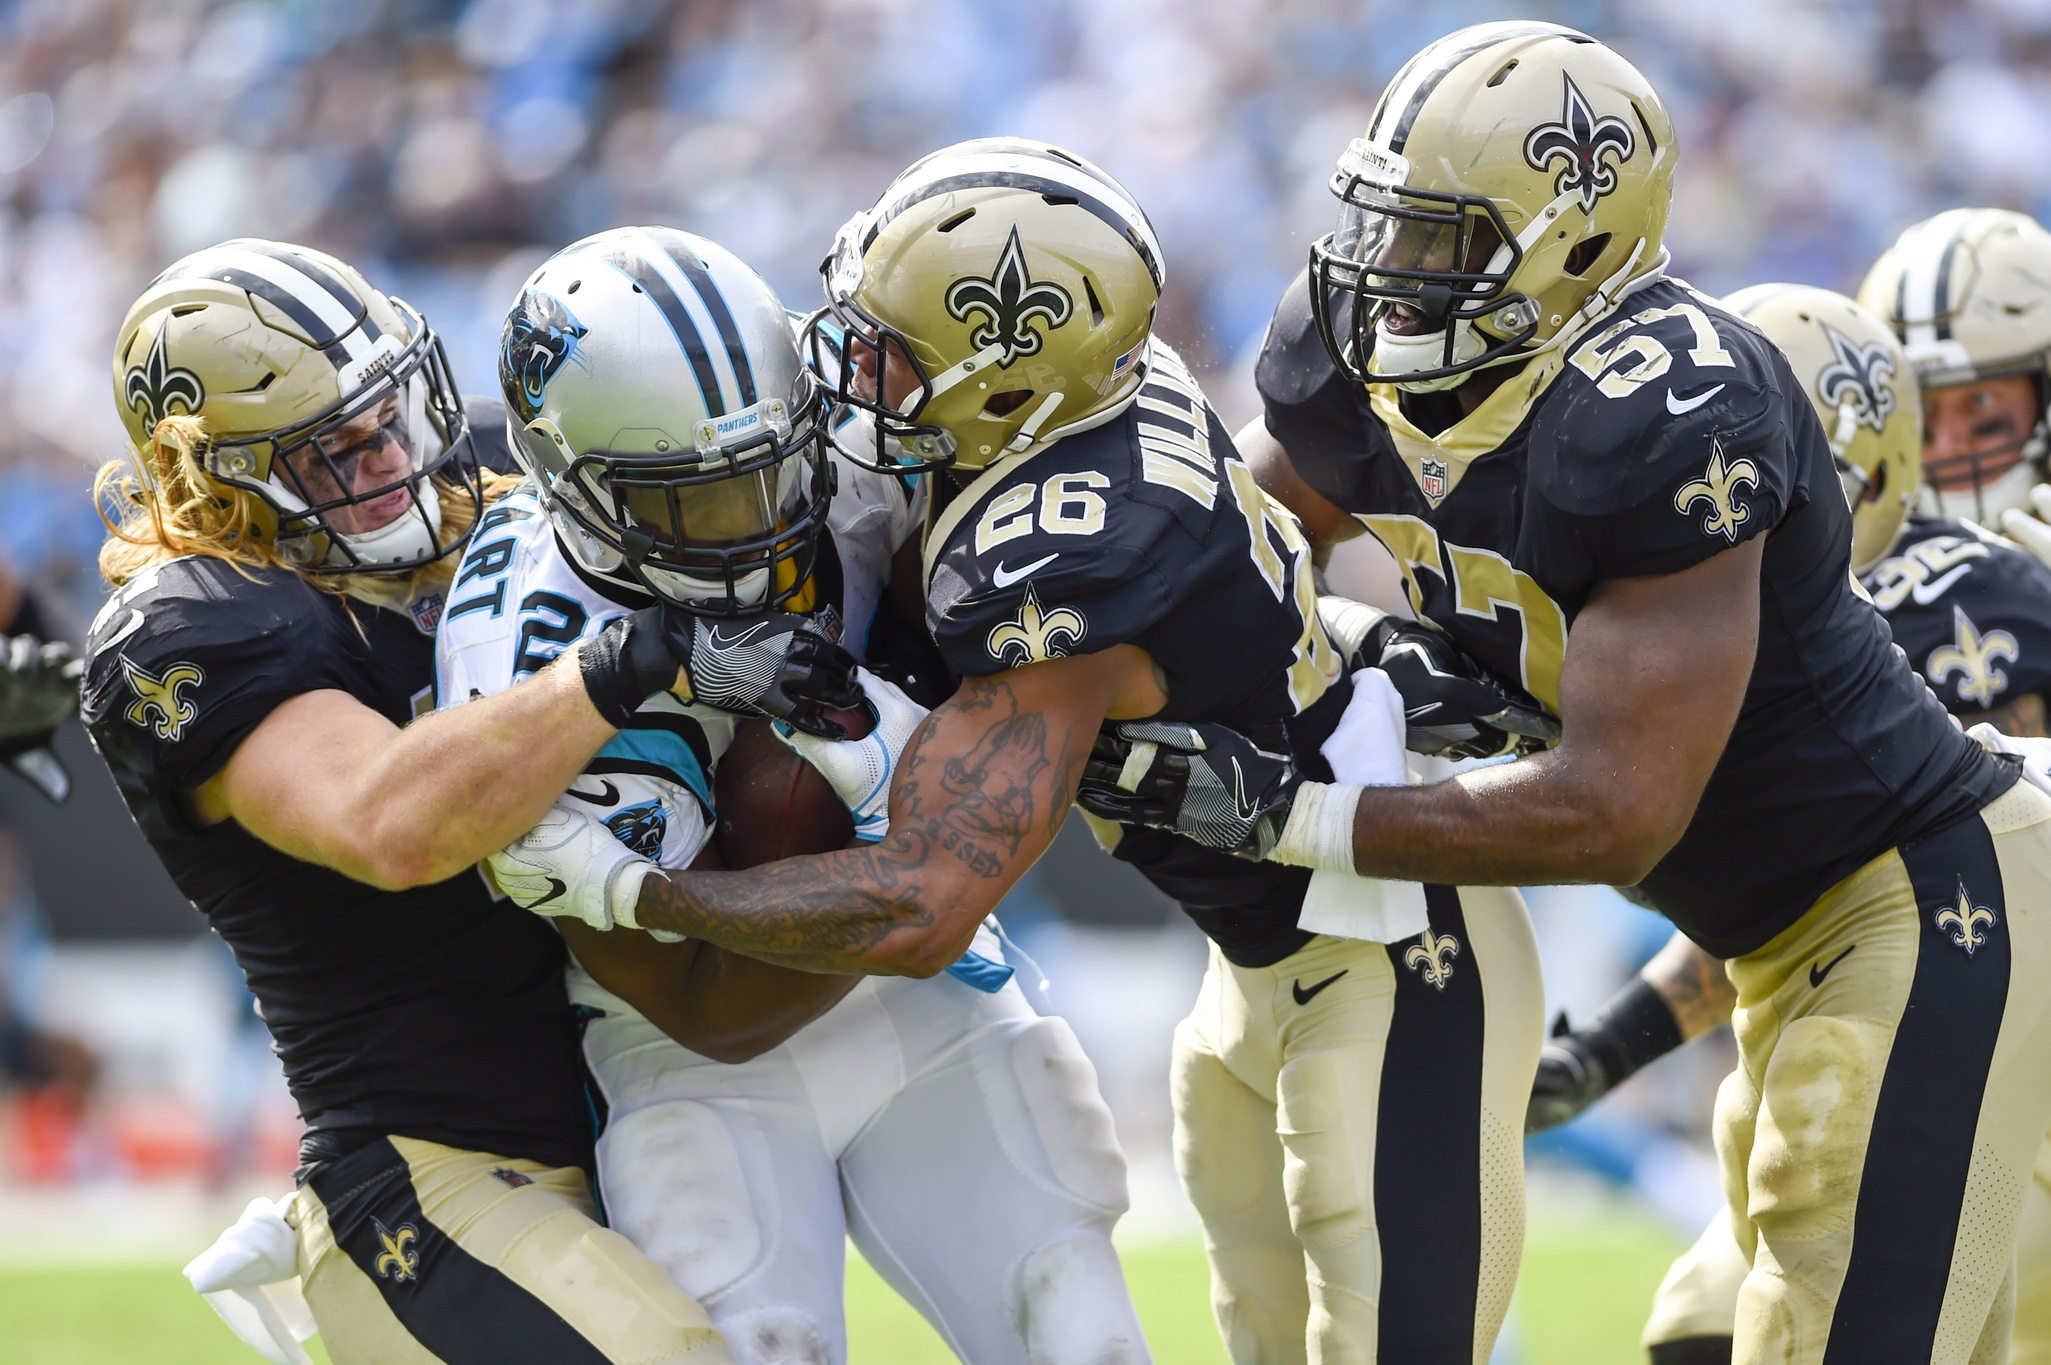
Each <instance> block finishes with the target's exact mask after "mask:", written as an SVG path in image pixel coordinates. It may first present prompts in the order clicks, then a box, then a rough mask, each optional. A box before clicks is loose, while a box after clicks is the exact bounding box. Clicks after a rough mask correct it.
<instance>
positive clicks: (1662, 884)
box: [1157, 23, 2051, 1361]
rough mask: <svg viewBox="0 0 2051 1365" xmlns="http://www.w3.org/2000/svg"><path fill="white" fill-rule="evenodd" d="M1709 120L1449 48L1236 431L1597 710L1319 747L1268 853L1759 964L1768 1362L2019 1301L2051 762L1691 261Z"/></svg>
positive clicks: (1467, 623) (1733, 1102)
mask: <svg viewBox="0 0 2051 1365" xmlns="http://www.w3.org/2000/svg"><path fill="white" fill-rule="evenodd" d="M1675 156H1676V149H1675V137H1674V132H1673V128H1672V124H1671V122H1670V120H1669V119H1668V118H1667V115H1666V112H1665V110H1664V108H1663V106H1662V105H1661V103H1660V101H1659V98H1658V96H1657V94H1656V93H1655V92H1654V91H1653V90H1652V88H1651V87H1650V85H1649V84H1648V83H1647V82H1646V81H1645V80H1644V78H1643V77H1642V76H1641V75H1640V74H1639V73H1638V72H1637V71H1636V70H1634V69H1633V68H1631V67H1630V66H1629V65H1628V64H1627V63H1626V62H1624V61H1623V60H1622V59H1621V58H1620V57H1618V56H1617V55H1616V54H1615V53H1613V52H1611V51H1609V50H1608V49H1606V48H1605V47H1603V46H1602V45H1601V44H1599V43H1596V42H1594V41H1593V40H1591V39H1589V38H1587V37H1586V36H1585V35H1582V34H1579V33H1575V32H1572V31H1571V30H1565V29H1561V28H1557V27H1554V26H1551V25H1545V24H1530V23H1509V24H1498V25H1484V26H1481V27H1478V28H1473V29H1468V30H1463V31H1461V32H1458V33H1455V34H1453V35H1451V36H1449V37H1447V38H1445V39H1442V40H1440V41H1439V42H1437V43H1435V44H1433V45H1432V46H1431V47H1429V48H1427V49H1425V51H1424V52H1422V53H1420V54H1419V55H1418V56H1417V57H1416V58H1414V59H1413V60H1412V61H1411V63H1410V64H1409V65H1408V66H1406V67H1405V68H1404V69H1403V71H1402V72H1401V73H1400V74H1399V75H1398V77H1397V78H1396V80H1395V81H1394V82H1393V83H1392V84H1391V86H1390V87H1389V89H1388V91H1387V92H1386V93H1385V94H1384V96H1383V98H1382V100H1381V103H1380V104H1379V105H1378V106H1377V108H1376V111H1375V114H1374V116H1373V119H1372V121H1371V122H1370V125H1369V128H1368V131H1367V135H1366V136H1365V137H1364V138H1361V139H1358V140H1356V141H1355V142H1354V143H1353V144H1352V146H1351V147H1350V148H1349V149H1348V150H1347V152H1346V154H1345V156H1344V157H1343V158H1342V159H1341V161H1340V166H1339V170H1338V173H1337V174H1336V175H1335V177H1334V180H1333V188H1334V191H1335V192H1336V193H1337V194H1338V196H1339V198H1340V199H1341V202H1342V209H1341V216H1340V226H1339V229H1338V231H1337V232H1335V233H1334V234H1332V235H1331V236H1330V237H1327V238H1326V239H1324V240H1322V241H1321V242H1320V243H1319V244H1318V245H1317V247H1316V248H1314V250H1313V255H1312V265H1311V270H1310V272H1309V274H1308V276H1307V277H1306V278H1304V279H1300V280H1299V281H1298V282H1297V283H1296V284H1295V285H1294V286H1292V287H1291V289H1290V290H1289V291H1288V293H1287V294H1286V295H1285V297H1284V298H1283V300H1282V303H1281V306H1280V308H1279V310H1278V312H1277V314H1276V317H1275V319H1274V322H1273V324H1272V326H1271V329H1270V331H1269V335H1268V339H1267V343H1266V345H1265V347H1264V350H1263V354H1262V356H1261V360H1260V363H1259V366H1258V372H1257V378H1258V382H1259V386H1260V390H1261V393H1262V397H1263V400H1264V404H1265V415H1264V418H1263V420H1262V421H1261V422H1260V423H1258V424H1257V425H1256V426H1255V428H1254V429H1253V431H1252V432H1251V433H1249V434H1248V435H1246V436H1244V437H1242V439H1241V442H1240V446H1241V449H1242V450H1243V451H1245V452H1246V454H1247V456H1248V459H1249V462H1250V463H1252V464H1253V465H1254V467H1255V469H1256V471H1257V472H1258V473H1259V474H1261V475H1262V477H1263V480H1264V482H1265V484H1266V486H1267V487H1269V489H1270V490H1271V491H1274V492H1276V493H1277V494H1278V495H1279V496H1281V497H1282V499H1283V500H1284V501H1285V502H1288V503H1290V504H1291V505H1292V506H1294V507H1296V508H1297V509H1298V510H1299V511H1300V512H1301V513H1302V514H1303V515H1304V517H1305V521H1306V524H1307V525H1308V526H1310V528H1311V529H1312V530H1313V532H1314V533H1316V534H1318V535H1320V536H1323V537H1327V538H1329V537H1334V536H1337V535H1341V534H1345V533H1347V532H1349V531H1355V530H1365V531H1366V532H1367V533H1369V534H1371V535H1373V536H1375V537H1376V539H1378V540H1379V541H1380V542H1381V543H1382V544H1383V545H1384V546H1386V547H1387V548H1388V549H1389V551H1390V552H1391V553H1392V554H1393V555H1394V557H1395V559H1396V561H1397V563H1398V565H1399V566H1400V567H1401V568H1402V569H1403V572H1404V575H1405V578H1406V585H1407V588H1408V590H1409V594H1410V597H1411V601H1412V604H1413V605H1414V606H1415V607H1416V609H1417V612H1418V614H1419V615H1420V616H1421V617H1423V618H1425V619H1426V620H1427V621H1429V622H1431V623H1432V624H1434V625H1436V626H1438V627H1439V628H1441V629H1443V630H1444V631H1445V632H1446V633H1447V634H1448V635H1449V636H1450V637H1451V638H1452V640H1453V641H1454V642H1456V643H1457V644H1458V645H1459V646H1460V647H1461V648H1462V649H1464V651H1465V652H1466V653H1467V654H1468V655H1470V656H1472V658H1473V659H1475V660H1477V661H1479V664H1480V665H1481V666H1482V667H1483V668H1484V669H1485V670H1486V671H1487V673H1488V674H1489V675H1490V676H1492V677H1493V678H1494V679H1496V680H1497V681H1498V682H1499V683H1501V684H1502V685H1504V686H1506V687H1509V688H1513V689H1515V690H1516V691H1518V692H1521V693H1522V694H1523V696H1524V697H1525V698H1526V699H1528V700H1530V701H1534V702H1536V703H1538V704H1540V705H1542V706H1543V707H1544V708H1545V709H1546V710H1547V711H1549V712H1551V713H1553V714H1555V715H1557V716H1558V717H1559V719H1560V721H1561V724H1562V727H1563V733H1562V736H1561V739H1560V741H1559V743H1558V745H1557V747H1555V748H1553V749H1552V750H1550V751H1549V752H1547V753H1543V754H1539V755H1536V756H1534V757H1531V758H1528V759H1524V760H1520V761H1518V762H1514V763H1509V764H1504V765H1501V766H1497V767H1491V768H1485V769H1480V770H1477V771H1474V772H1471V773H1465V774H1462V775H1460V776H1458V777H1456V778H1455V779H1453V780H1451V781H1448V782H1443V783H1438V784H1433V785H1427V786H1423V787H1416V788H1408V789H1401V790H1382V789H1361V788H1358V787H1351V786H1332V785H1324V784H1317V783H1305V784H1304V785H1303V786H1302V787H1301V788H1300V789H1299V790H1298V791H1297V792H1296V793H1295V794H1294V796H1293V798H1292V803H1291V806H1290V812H1289V820H1288V824H1287V826H1286V828H1285V830H1284V833H1283V836H1282V838H1281V841H1280V843H1279V844H1278V845H1277V847H1276V849H1275V855H1276V856H1278V857H1280V858H1282V859H1284V860H1285V861H1290V862H1295V863H1308V864H1310V865H1314V866H1326V867H1343V868H1349V869H1355V870H1359V871H1361V872H1365V873H1372V874H1377V875H1386V876H1419V877H1440V878H1445V879H1450V880H1456V881H1462V882H1465V881H1476V882H1489V881H1503V882H1514V883H1545V882H1573V881H1593V882H1608V883H1611V884H1615V885H1625V886H1635V887H1636V888H1637V891H1638V893H1639V894H1640V895H1642V897H1643V898H1644V899H1645V900H1646V901H1647V902H1648V903H1650V904H1652V905H1654V906H1656V907H1657V908H1658V909H1660V910H1662V911H1664V912H1665V913H1666V914H1667V915H1668V916H1669V917H1671V918H1672V919H1673V920H1674V921H1675V923H1676V925H1677V926H1678V927H1679V928H1681V929H1682V930H1684V931H1685V932H1686V933H1687V934H1688V936H1689V937H1690V938H1691V939H1693V940H1694V941H1695V942H1696V943H1697V944H1699V945H1701V946H1702V947H1703V948H1705V949H1707V950H1708V951H1710V952H1711V953H1713V954H1715V955H1717V956H1720V957H1727V958H1729V959H1731V961H1730V965H1729V970H1730V975H1731V979H1732V981H1733V982H1734V984H1735V986H1736V988H1737V992H1738V1001H1739V1014H1738V1023H1739V1028H1738V1040H1739V1045H1740V1050H1741V1054H1742V1062H1741V1065H1740V1068H1739V1070H1738V1071H1737V1072H1736V1073H1735V1076H1734V1078H1733V1080H1732V1081H1731V1082H1730V1083H1728V1084H1727V1085H1726V1087H1725V1089H1724V1091H1723V1093H1722V1096H1721V1099H1720V1103H1719V1108H1718V1149H1719V1154H1720V1156H1721V1157H1722V1159H1723V1161H1724V1164H1725V1171H1726V1188H1727V1189H1728V1190H1729V1191H1730V1193H1731V1195H1732V1201H1733V1203H1732V1216H1733V1220H1734V1226H1735V1229H1736V1231H1737V1235H1738V1239H1739V1242H1740V1244H1741V1245H1742V1246H1743V1247H1744V1249H1745V1251H1746V1253H1747V1255H1748V1257H1749V1260H1750V1267H1751V1269H1750V1272H1749V1274H1748V1276H1747V1278H1746V1280H1745V1283H1744V1288H1743V1292H1742V1294H1741V1296H1740V1301H1739V1302H1740V1307H1739V1317H1738V1323H1737V1338H1736V1358H1737V1359H1740V1360H1745V1361H1752V1360H1763V1359H1769V1358H1770V1359H1775V1360H1779V1359H1795V1360H1809V1361H1813V1360H1819V1359H1825V1360H1831V1361H1839V1360H1843V1361H1850V1360H1859V1361H1875V1360H1903V1361H1906V1360H1928V1359H1946V1360H1949V1359H1960V1360H1963V1359H1965V1358H1966V1357H1967V1355H1968V1354H1970V1353H1972V1352H1973V1351H1974V1350H1975V1343H1980V1346H1981V1349H1985V1348H1986V1347H1987V1346H1988V1344H1989V1343H1994V1344H1996V1345H1997V1347H1998V1343H1999V1342H2001V1341H2005V1339H2006V1336H2007V1332H2008V1313H2009V1302H2008V1299H2007V1297H2006V1291H2007V1288H2008V1286H2007V1275H2008V1266H2009V1256H2008V1248H2009V1247H2010V1246H2011V1245H2012V1242H2013V1238H2014V1236H2015V1229H2016V1221H2017V1215H2018V1211H2019V1209H2020V1205H2021V1198H2022V1192H2023V1185H2024V1182H2025V1180H2026V1178H2027V1172H2028V1170H2029V1166H2030V1162H2031V1160H2032V1158H2033V1156H2034V1154H2035V1150H2036V1146H2037V1143H2038V1140H2039V1139H2040V1138H2041V1136H2042V1134H2043V1130H2044V1127H2045V1122H2046V1120H2047V1118H2051V1075H2046V1074H2045V1073H2044V1072H2043V1070H2042V1068H2041V1067H2038V1066H2035V1065H2034V1064H2032V1063H2028V1062H2026V1060H2025V1059H2026V1058H2028V1057H2030V1056H2031V1055H2033V1054H2035V1053H2037V1052H2038V1051H2039V1050H2040V1049H2041V1048H2042V1047H2043V1046H2044V1045H2045V1043H2046V1042H2047V1041H2051V1038H2047V1035H2051V1014H2047V1013H2046V1011H2045V1009H2044V1006H2043V1004H2042V1000H2041V993H2033V992H2030V991H2028V990H2022V989H2018V990H2013V991H2011V989H2010V982H2011V981H2015V982H2017V983H2020V982H2023V981H2027V980H2029V979H2031V977H2032V976H2033V975H2034V974H2035V973H2037V972H2041V971H2042V970H2044V969H2045V967H2046V966H2047V965H2051V962H2047V957H2051V920H2046V919H2045V918H2044V916H2045V913H2046V912H2045V895H2046V893H2047V891H2051V798H2047V797H2046V796H2045V795H2044V793H2042V792H2040V791H2038V790H2037V789H2036V788H2035V787H2033V786H2030V785H2027V784H2019V783H2018V782H2017V775H2016V768H2015V767H2014V766H2013V765H2012V764H2010V763H2007V762H2002V761H1999V760H1997V759H1995V758H1994V757H1992V756H1991V755H1990V754H1988V753H1987V752H1986V751H1985V750H1984V749H1982V748H1981V747H1980V746H1979V745H1978V744H1976V743H1974V742H1972V741H1971V740H1969V739H1967V738H1966V737H1965V736H1964V735H1963V734H1962V733H1960V732H1959V730H1958V729H1957V728H1956V727H1955V726H1954V725H1952V724H1951V721H1950V718H1949V717H1948V716H1947V715H1946V714H1945V713H1944V710H1943V707H1942V706H1941V705H1940V704H1939V703H1938V702H1937V700H1936V699H1935V697H1934V696H1932V694H1931V693H1930V691H1929V689H1928V688H1927V687H1925V686H1924V685H1923V682H1922V680H1921V678H1920V677H1918V676H1917V674H1916V673H1915V672H1914V671H1913V670H1912V669H1911V668H1910V666H1909V664H1908V661H1907V659H1906V658H1905V657H1904V656H1903V655H1902V654H1901V653H1900V652H1899V651H1898V650H1896V649H1895V648H1894V647H1893V644H1892V642H1891V640H1890V638H1889V633H1888V630H1887V627H1886V624H1885V622H1884V621H1883V620H1882V619H1881V617H1880V616H1879V614H1878V613H1877V612H1875V611H1874V610H1873V609H1872V607H1871V605H1870V604H1869V603H1867V602H1866V601H1865V600H1864V599H1863V597H1862V596H1861V595H1859V594H1858V593H1856V592H1855V591H1854V590H1853V587H1852V583H1851V577H1850V573H1849V567H1850V566H1849V547H1850V544H1851V525H1850V512H1849V509H1848V507H1847V506H1846V503H1845V500H1844V498H1843V496H1842V493H1841V492H1840V482H1839V478H1838V473H1837V470H1836V468H1835V466H1834V462H1833V459H1832V456H1831V451H1830V447H1829V441H1828V438H1827V434H1826V433H1825V431H1824V430H1823V428H1822V425H1821V424H1820V423H1819V422H1818V421H1817V419H1816V416H1815V413H1814V412H1813V411H1812V410H1811V408H1810V407H1809V405H1808V404H1807V403H1806V402H1804V401H1803V400H1802V399H1801V397H1800V389H1801V387H1802V385H1801V381H1800V380H1799V379H1798V378H1797V377H1796V376H1795V375H1794V374H1793V373H1792V372H1791V370H1790V369H1789V367H1788V363H1787V361H1786V360H1785V359H1784V358H1783V357H1782V356H1781V355H1780V353H1779V352H1778V351H1777V350H1776V349H1775V348H1774V347H1772V346H1771V345H1770V344H1769V343H1768V342H1767V341H1766V340H1765V339H1764V338H1763V337H1762V336H1761V335H1760V334H1759V333H1758V332H1757V331H1756V330H1754V329H1753V328H1751V327H1749V326H1747V325H1745V324H1743V323H1742V322H1740V321H1738V320H1737V319H1735V318H1733V317H1732V316H1731V315H1730V314H1729V313H1728V312H1726V311H1725V310H1723V309H1722V308H1720V307H1719V306H1718V305H1717V304H1716V303H1715V302H1714V301H1712V300H1709V299H1706V298H1703V297H1702V296H1700V295H1698V294H1696V293H1694V292H1693V291H1691V290H1689V289H1688V288H1687V287H1686V286H1684V285H1682V284H1680V283H1678V282H1676V281H1673V280H1670V279H1668V278H1666V277H1665V275H1664V274H1663V270H1662V267H1663V266H1664V263H1665V259H1666V257H1665V251H1664V248H1663V247H1662V245H1661V240H1662V237H1663V233H1664V228H1665V223H1666V218H1667V212H1668V208H1669V202H1670V197H1671V194H1670V191H1671V180H1672V173H1673V166H1674V162H1675ZM1344 730H1345V727H1344V726H1343V725H1342V727H1341V733H1342V734H1343V733H1344ZM1157 761H1158V755H1157ZM1854 948H1855V949H1856V950H1855V951H1850V950H1852V949H1854ZM1848 952H1849V955H1848V956H1843V955H1845V954H1847V953H1848ZM1841 958H1842V960H1840V959H1841ZM1829 963H1836V966H1835V968H1834V969H1833V970H1830V971H1829V972H1827V974H1825V975H1823V976H1820V977H1818V976H1812V974H1811V968H1812V967H1818V968H1820V967H1822V966H1823V965H1824V964H1829ZM1940 1002H1941V1003H1940Z"/></svg>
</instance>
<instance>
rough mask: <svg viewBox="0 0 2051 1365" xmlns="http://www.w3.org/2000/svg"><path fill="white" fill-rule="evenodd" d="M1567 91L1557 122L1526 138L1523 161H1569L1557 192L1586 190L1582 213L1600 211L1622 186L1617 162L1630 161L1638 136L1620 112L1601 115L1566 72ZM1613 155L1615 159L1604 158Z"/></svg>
mask: <svg viewBox="0 0 2051 1365" xmlns="http://www.w3.org/2000/svg"><path fill="white" fill-rule="evenodd" d="M1565 79H1566V82H1567V93H1566V100H1565V104H1564V107H1563V108H1562V109H1561V110H1560V121H1559V122H1558V123H1541V124H1539V125H1538V126H1537V127H1536V128H1533V129H1532V130H1531V132H1530V134H1529V135H1527V136H1526V137H1525V139H1524V160H1525V161H1527V162H1529V163H1530V165H1531V169H1533V170H1534V171H1539V172H1543V171H1545V170H1546V169H1547V168H1548V167H1550V166H1551V165H1552V164H1553V163H1554V162H1555V161H1564V162H1565V163H1566V164H1565V165H1563V166H1561V167H1560V171H1559V174H1558V175H1557V176H1555V177H1554V178H1553V183H1552V190H1553V193H1554V194H1565V193H1567V191H1569V190H1579V191H1580V192H1581V211H1582V212H1583V213H1589V214H1592V213H1594V212H1595V201H1596V200H1598V199H1600V198H1602V196H1604V195H1605V194H1608V193H1610V192H1611V191H1612V190H1614V189H1616V187H1617V164H1618V163H1621V162H1625V161H1629V160H1630V159H1631V155H1632V153H1634V152H1636V151H1637V150H1638V139H1637V137H1636V136H1635V135H1634V134H1633V133H1632V132H1631V125H1630V124H1628V123H1626V122H1624V121H1623V120H1622V119H1620V118H1618V117H1617V116H1616V115H1615V114H1603V115H1602V116H1600V117H1597V116H1596V113H1595V110H1593V109H1592V108H1590V107H1589V105H1588V97H1587V96H1586V95H1583V94H1582V93H1581V87H1580V86H1578V85H1575V84H1574V78H1573V77H1572V76H1567V77H1566V78H1565ZM1606 156H1613V157H1614V158H1615V160H1614V161H1611V160H1607V159H1605V158H1606Z"/></svg>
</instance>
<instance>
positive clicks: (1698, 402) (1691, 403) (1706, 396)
mask: <svg viewBox="0 0 2051 1365" xmlns="http://www.w3.org/2000/svg"><path fill="white" fill-rule="evenodd" d="M1722 392H1723V385H1721V384H1718V385H1717V386H1716V387H1715V388H1713V389H1708V390H1705V391H1703V392H1702V393H1698V394H1696V395H1695V396H1694V397H1693V398H1676V397H1674V391H1673V390H1672V389H1668V390H1667V391H1666V410H1667V411H1668V412H1670V413H1672V414H1673V415H1674V416H1676V417H1679V416H1680V415H1681V414H1682V413H1684V412H1693V411H1694V410H1695V409H1697V408H1699V407H1701V406H1702V405H1703V404H1704V403H1707V402H1708V401H1709V400H1710V399H1712V398H1714V397H1716V395H1718V394H1720V393H1722Z"/></svg>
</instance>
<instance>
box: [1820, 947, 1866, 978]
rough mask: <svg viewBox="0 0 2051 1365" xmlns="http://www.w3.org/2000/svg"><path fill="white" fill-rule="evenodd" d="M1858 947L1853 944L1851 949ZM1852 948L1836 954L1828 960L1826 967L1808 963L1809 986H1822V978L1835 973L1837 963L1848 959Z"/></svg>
mask: <svg viewBox="0 0 2051 1365" xmlns="http://www.w3.org/2000/svg"><path fill="white" fill-rule="evenodd" d="M1858 946H1859V945H1858V944H1856V943H1854V944H1853V945H1852V948H1856V947H1858ZM1852 948H1847V949H1845V950H1844V951H1843V952H1841V953H1839V954H1838V955H1837V956H1836V957H1833V958H1832V959H1830V965H1829V966H1828V967H1818V966H1817V965H1816V964H1815V963H1813V962H1812V963H1810V964H1809V984H1810V985H1811V986H1820V985H1822V984H1823V978H1824V977H1826V976H1829V975H1830V974H1831V973H1832V972H1834V971H1836V970H1837V964H1838V963H1840V962H1842V961H1844V960H1845V959H1846V958H1848V957H1850V956H1851V955H1852Z"/></svg>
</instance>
